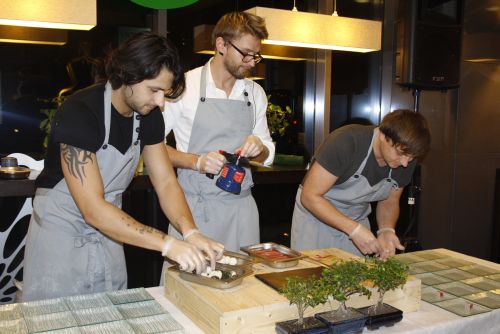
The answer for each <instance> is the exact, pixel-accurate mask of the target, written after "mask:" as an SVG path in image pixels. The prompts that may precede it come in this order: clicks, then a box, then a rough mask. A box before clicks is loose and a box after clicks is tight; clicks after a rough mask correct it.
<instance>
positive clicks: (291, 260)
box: [240, 242, 306, 268]
mask: <svg viewBox="0 0 500 334" xmlns="http://www.w3.org/2000/svg"><path fill="white" fill-rule="evenodd" d="M240 249H241V250H242V251H244V252H245V253H248V254H249V255H251V256H253V257H256V258H258V259H259V260H260V262H262V263H264V264H266V265H268V266H270V267H272V268H289V267H293V266H296V265H297V264H298V263H299V259H302V258H305V257H306V256H305V255H303V254H302V253H299V252H297V251H295V250H293V249H291V248H288V247H286V246H283V245H279V244H276V243H274V242H265V243H262V244H257V245H253V246H246V247H241V248H240ZM266 251H276V252H279V253H281V254H282V255H283V258H279V259H275V258H272V257H270V256H266V253H265V252H266Z"/></svg>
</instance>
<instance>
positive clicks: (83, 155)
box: [61, 144, 92, 185]
mask: <svg viewBox="0 0 500 334" xmlns="http://www.w3.org/2000/svg"><path fill="white" fill-rule="evenodd" d="M61 154H62V156H63V159H64V162H65V163H66V166H67V167H68V170H69V172H70V174H71V175H73V176H74V177H75V178H77V179H79V180H80V182H81V183H82V185H83V177H85V176H86V175H85V169H84V167H85V165H86V164H88V163H89V162H92V152H89V151H85V150H82V149H80V148H77V147H74V146H70V145H66V144H61Z"/></svg>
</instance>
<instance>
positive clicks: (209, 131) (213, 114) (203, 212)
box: [168, 64, 259, 251]
mask: <svg viewBox="0 0 500 334" xmlns="http://www.w3.org/2000/svg"><path fill="white" fill-rule="evenodd" d="M207 69H208V64H205V66H203V69H202V72H201V80H200V101H199V102H198V107H197V109H196V115H195V118H194V121H193V128H192V130H191V137H190V138H189V146H188V152H189V153H195V154H205V153H208V152H211V151H218V150H224V151H227V152H231V153H232V152H234V151H235V150H236V149H237V148H238V147H239V145H241V144H242V143H243V142H244V141H245V139H246V138H247V136H249V135H251V134H252V130H253V125H254V124H255V113H254V106H253V105H252V103H250V102H249V100H248V93H247V92H246V90H245V91H244V93H243V97H244V101H237V100H229V99H216V98H207V97H206V96H207V94H206V75H207ZM177 172H178V179H179V183H180V185H181V187H182V188H183V189H184V193H185V195H186V199H187V202H188V204H189V207H190V209H191V212H192V213H193V217H194V221H195V223H196V226H197V227H198V228H199V229H200V230H201V231H202V232H203V233H204V234H205V235H206V236H208V237H210V238H212V239H214V240H217V241H218V242H221V243H223V244H224V246H225V249H227V250H231V251H239V249H240V247H241V246H248V245H252V244H256V243H258V242H259V214H258V211H257V205H256V204H255V200H254V199H253V197H252V195H251V189H250V188H251V187H252V186H253V182H252V174H251V172H250V169H248V168H246V176H245V179H244V180H243V184H242V187H241V193H240V194H239V195H235V194H231V193H228V192H226V191H223V190H221V189H219V188H218V187H217V186H216V185H215V181H216V180H217V177H218V176H215V177H214V178H213V179H210V178H208V177H206V175H205V174H201V173H199V172H197V171H193V170H188V169H178V170H177ZM168 232H169V234H170V235H172V236H174V237H176V238H178V239H182V237H181V235H180V234H179V233H178V232H177V230H175V228H173V227H172V226H170V227H169V231H168Z"/></svg>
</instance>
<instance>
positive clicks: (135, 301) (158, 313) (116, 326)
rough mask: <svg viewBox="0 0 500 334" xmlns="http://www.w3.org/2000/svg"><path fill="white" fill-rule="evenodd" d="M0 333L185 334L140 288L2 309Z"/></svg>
mask: <svg viewBox="0 0 500 334" xmlns="http://www.w3.org/2000/svg"><path fill="white" fill-rule="evenodd" d="M0 333H9V334H14V333H19V334H24V333H57V334H73V333H82V334H93V333H120V334H129V333H130V334H134V333H138V334H152V333H171V334H187V333H188V332H187V331H185V330H184V328H183V326H182V325H181V324H180V323H179V322H177V321H176V320H175V319H174V318H173V317H172V316H171V315H170V314H169V313H168V312H167V311H165V309H164V308H163V307H162V306H161V305H160V304H159V303H158V302H157V301H156V300H155V299H154V298H153V296H151V294H149V293H148V292H147V291H146V290H145V289H142V288H140V289H131V290H122V291H113V292H108V293H98V294H90V295H79V296H73V297H66V298H56V299H46V300H40V301H33V302H26V303H18V304H7V305H2V306H0Z"/></svg>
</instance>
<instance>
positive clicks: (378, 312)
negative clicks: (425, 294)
mask: <svg viewBox="0 0 500 334" xmlns="http://www.w3.org/2000/svg"><path fill="white" fill-rule="evenodd" d="M357 310H358V311H359V312H361V313H363V314H364V315H366V316H368V319H367V320H366V327H368V329H371V330H373V329H378V328H379V327H382V326H387V327H389V326H393V325H394V324H395V323H396V322H398V321H401V319H403V311H401V310H400V309H397V308H395V307H392V306H391V305H388V304H385V303H384V304H382V305H381V306H379V307H375V305H374V306H367V307H363V308H359V309H357Z"/></svg>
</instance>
